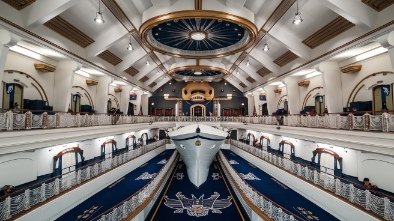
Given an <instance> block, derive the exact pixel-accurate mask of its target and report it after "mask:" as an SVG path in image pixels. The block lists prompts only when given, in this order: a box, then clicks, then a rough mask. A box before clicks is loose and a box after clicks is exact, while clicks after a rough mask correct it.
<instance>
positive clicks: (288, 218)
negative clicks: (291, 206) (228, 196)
mask: <svg viewBox="0 0 394 221" xmlns="http://www.w3.org/2000/svg"><path fill="white" fill-rule="evenodd" d="M219 159H220V160H219V161H220V163H221V164H222V167H224V168H225V169H224V173H225V174H226V176H227V177H229V178H231V179H232V180H234V182H235V183H236V185H237V186H238V188H239V190H240V191H242V193H243V195H244V196H245V198H246V199H245V201H249V202H251V203H253V205H254V207H252V209H253V208H255V209H256V208H257V209H259V210H260V211H261V212H263V213H265V214H266V215H267V216H269V218H271V219H273V220H281V221H295V220H303V219H301V218H299V217H297V215H295V214H293V213H291V212H290V211H288V210H286V209H285V208H283V207H281V206H280V205H278V204H276V203H275V202H274V201H272V200H270V199H269V198H267V197H266V196H264V195H263V194H261V193H260V192H259V191H257V190H256V189H254V188H253V187H252V186H250V185H249V184H248V182H246V181H245V180H244V179H243V178H242V177H241V176H240V175H239V174H238V173H237V171H235V169H234V168H233V167H232V165H231V164H230V163H229V162H228V160H227V159H226V157H225V156H224V155H223V153H222V152H219ZM255 212H256V213H257V214H258V211H255Z"/></svg>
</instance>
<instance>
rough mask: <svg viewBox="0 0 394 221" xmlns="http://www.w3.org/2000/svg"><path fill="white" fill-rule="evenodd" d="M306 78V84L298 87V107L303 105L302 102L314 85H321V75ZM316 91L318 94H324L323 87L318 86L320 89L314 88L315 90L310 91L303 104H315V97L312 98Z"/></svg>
mask: <svg viewBox="0 0 394 221" xmlns="http://www.w3.org/2000/svg"><path fill="white" fill-rule="evenodd" d="M300 80H301V79H300ZM308 80H309V85H308V86H306V87H300V102H301V103H300V107H301V109H302V107H303V106H302V104H303V102H304V100H305V98H306V96H307V94H308V92H309V91H311V90H312V89H314V88H316V87H323V81H322V77H321V75H318V76H315V77H312V78H309V79H308ZM317 93H319V94H320V95H324V88H320V89H316V90H314V91H312V92H311V93H310V94H311V97H310V98H309V99H308V100H307V102H306V105H305V106H315V99H314V98H313V96H315V95H316V94H317ZM289 102H291V101H289ZM300 111H301V110H300Z"/></svg>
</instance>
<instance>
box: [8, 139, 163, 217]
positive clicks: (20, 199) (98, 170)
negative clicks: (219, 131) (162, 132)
mask: <svg viewBox="0 0 394 221" xmlns="http://www.w3.org/2000/svg"><path fill="white" fill-rule="evenodd" d="M162 145H165V140H160V141H157V142H155V143H151V144H148V145H145V146H142V147H140V148H138V149H135V150H130V151H128V152H126V153H123V154H121V155H118V156H116V157H113V158H107V159H105V160H103V161H101V162H98V163H95V164H94V165H89V166H86V167H83V168H81V169H79V170H77V171H72V172H70V173H66V174H63V175H61V176H60V177H57V178H55V179H52V180H51V181H47V182H46V183H42V184H41V185H40V186H37V187H35V188H33V189H26V190H24V192H19V193H16V194H15V195H12V196H8V197H6V198H4V199H3V200H0V220H6V219H8V218H10V217H11V216H12V215H15V214H18V213H20V212H21V211H23V210H27V209H29V208H30V207H32V206H34V205H36V204H37V203H40V202H43V201H45V200H47V199H49V198H51V197H53V196H55V195H57V194H59V193H61V192H63V191H66V190H68V189H70V188H73V187H74V186H76V185H78V184H80V183H82V182H85V181H87V180H89V179H91V178H93V177H95V176H98V175H100V174H102V173H105V172H106V171H107V170H110V169H112V168H114V167H115V166H117V165H119V164H121V163H118V162H119V159H126V161H130V160H132V159H134V158H136V157H139V156H141V155H142V154H143V153H146V152H148V151H151V150H153V149H156V148H158V147H160V146H162ZM126 161H122V162H126ZM114 162H116V163H114Z"/></svg>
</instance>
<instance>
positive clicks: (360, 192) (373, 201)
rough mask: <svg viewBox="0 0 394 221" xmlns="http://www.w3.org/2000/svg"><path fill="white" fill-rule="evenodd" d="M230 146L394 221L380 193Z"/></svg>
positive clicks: (249, 148)
mask: <svg viewBox="0 0 394 221" xmlns="http://www.w3.org/2000/svg"><path fill="white" fill-rule="evenodd" d="M230 143H231V145H232V146H234V147H237V148H240V149H242V150H244V151H246V152H248V153H250V154H252V155H254V156H256V157H258V158H260V159H262V160H264V161H266V162H269V163H271V164H273V165H275V166H277V167H280V168H282V169H284V170H286V171H288V172H290V173H292V174H294V175H296V176H298V177H299V178H301V179H304V180H306V181H310V182H312V183H313V184H315V185H318V186H321V187H323V188H324V189H326V190H327V191H329V192H332V193H335V194H336V195H337V196H340V197H341V198H342V199H346V200H348V201H349V202H351V203H354V204H357V205H358V206H361V207H362V208H365V209H366V210H368V211H372V212H373V213H375V214H377V215H379V216H381V217H383V218H384V219H386V220H394V203H393V201H394V199H392V198H391V197H390V198H389V197H388V196H386V197H382V195H384V194H382V193H379V195H380V196H379V195H378V194H376V193H375V192H373V191H369V190H368V189H365V188H363V187H362V186H361V185H359V184H356V183H352V182H350V181H348V180H345V179H342V178H341V177H337V176H333V175H331V174H327V173H324V172H321V171H319V170H317V169H316V168H313V167H308V166H306V165H302V164H300V163H298V162H296V161H293V160H290V159H287V158H284V157H282V156H278V155H276V154H273V153H270V152H267V151H266V150H263V149H260V148H257V147H254V146H250V145H248V144H245V143H242V142H240V141H237V140H231V141H230Z"/></svg>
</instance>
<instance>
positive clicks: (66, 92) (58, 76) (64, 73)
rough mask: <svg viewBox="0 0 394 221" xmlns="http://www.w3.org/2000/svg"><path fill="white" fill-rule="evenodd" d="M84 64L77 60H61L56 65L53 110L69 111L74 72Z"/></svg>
mask: <svg viewBox="0 0 394 221" xmlns="http://www.w3.org/2000/svg"><path fill="white" fill-rule="evenodd" d="M81 67H82V64H79V63H77V62H75V61H61V62H59V65H58V66H57V67H56V71H55V83H54V87H53V88H54V96H53V110H54V111H64V112H67V110H68V108H69V104H70V102H71V87H72V84H73V82H74V74H75V73H74V72H75V71H78V70H79V69H81Z"/></svg>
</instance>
